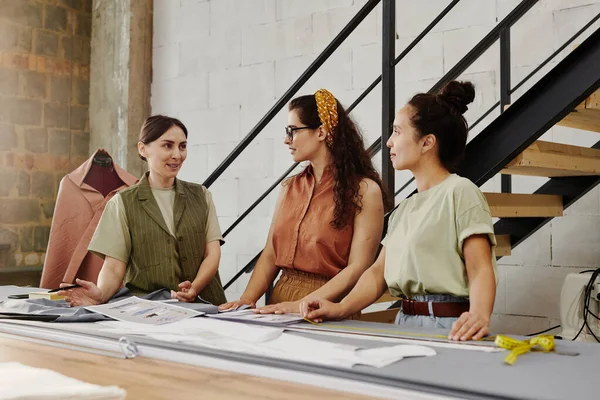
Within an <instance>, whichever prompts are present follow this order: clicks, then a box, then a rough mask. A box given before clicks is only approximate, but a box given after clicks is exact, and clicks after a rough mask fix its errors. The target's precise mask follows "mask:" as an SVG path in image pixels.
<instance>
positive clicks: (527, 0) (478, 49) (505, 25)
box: [224, 0, 538, 289]
mask: <svg viewBox="0 0 600 400" xmlns="http://www.w3.org/2000/svg"><path fill="white" fill-rule="evenodd" d="M537 1H538V0H523V1H522V2H521V3H519V5H517V6H516V7H515V8H514V9H513V10H512V11H511V12H510V13H509V14H508V15H507V16H506V17H505V18H504V19H503V20H502V21H501V22H500V23H499V24H498V25H497V26H495V27H494V29H492V30H491V31H490V32H489V33H488V34H487V35H486V36H485V37H484V38H483V39H482V40H481V41H480V42H479V43H478V44H477V45H475V47H474V48H473V49H472V50H471V51H469V53H467V55H465V57H463V59H461V60H460V61H459V62H458V63H457V64H456V65H455V66H454V67H453V68H452V69H451V70H450V71H448V72H447V73H446V74H445V75H444V76H443V77H442V78H441V79H440V80H439V81H438V82H437V83H436V84H435V85H434V86H433V87H432V88H431V89H430V90H429V93H436V92H438V91H439V89H441V88H442V87H443V86H444V85H445V84H446V83H448V82H449V81H451V80H453V79H456V78H457V77H458V76H459V75H460V74H462V73H464V71H466V70H467V68H469V67H470V66H471V65H472V64H473V63H474V62H475V61H476V60H477V59H478V58H479V57H481V56H482V55H483V54H484V53H485V52H486V51H487V50H488V49H489V48H490V47H491V46H492V45H493V44H494V43H495V42H496V40H498V39H499V38H500V35H501V33H502V32H504V31H505V30H507V29H510V27H512V25H514V24H515V23H516V22H517V21H518V20H519V19H520V18H521V17H522V16H523V15H525V14H526V13H527V12H528V11H529V10H530V9H531V8H532V7H533V6H534V5H535V4H536V3H537ZM456 3H457V2H452V3H451V4H449V5H448V7H446V8H445V9H444V10H443V11H442V13H440V15H438V17H436V18H435V19H434V20H433V21H432V23H431V24H429V25H428V26H427V28H426V29H425V30H426V31H427V32H429V31H430V30H431V29H433V27H434V26H435V24H437V23H438V22H439V21H440V20H441V19H442V18H443V16H445V15H446V14H447V13H448V12H449V11H450V10H451V9H452V7H454V6H455V5H456ZM425 35H426V33H425V34H420V35H419V36H418V37H417V38H415V40H414V41H413V42H412V43H411V44H410V45H409V47H407V49H405V50H404V51H403V52H402V54H400V56H398V57H397V58H396V59H395V60H394V66H395V65H396V64H397V63H398V62H400V61H401V60H402V59H403V58H404V57H405V56H406V55H407V54H408V53H409V51H410V50H411V49H412V48H414V47H415V46H416V45H417V44H418V41H419V40H421V39H422V38H423V37H424V36H425ZM381 79H382V76H381V75H380V76H379V77H378V78H376V79H375V81H374V82H373V83H372V84H371V85H369V87H367V89H366V90H365V93H363V94H361V96H359V98H358V99H357V101H355V102H354V103H353V104H352V105H351V106H350V107H349V108H348V110H349V111H351V110H352V109H354V108H355V107H356V105H357V104H358V103H359V102H360V101H361V100H362V99H364V98H365V97H366V95H368V93H369V92H370V91H372V90H373V88H375V87H376V85H377V84H378V83H379V82H381ZM384 129H385V128H384ZM381 143H382V139H381V138H378V139H377V140H376V141H375V142H374V143H373V144H371V146H369V151H370V153H371V156H373V155H374V154H376V153H378V152H379V151H380V150H381ZM296 166H297V164H294V165H292V166H291V167H290V168H289V169H288V170H287V171H286V173H285V174H284V175H282V176H281V177H280V178H278V180H277V181H276V182H275V183H274V184H273V185H271V187H270V188H269V189H268V190H267V192H265V193H264V194H263V195H262V196H261V197H260V198H259V199H258V200H257V202H255V203H254V204H252V205H251V206H250V207H249V208H248V210H246V211H245V212H244V213H243V214H242V215H241V216H240V218H238V219H237V220H236V221H235V222H234V223H233V224H232V226H230V228H229V229H227V231H226V232H225V233H227V234H228V233H230V232H231V231H232V229H233V228H235V226H237V225H238V224H239V223H240V222H241V221H242V219H243V218H244V217H246V216H247V215H248V214H249V213H250V211H252V209H254V208H255V207H256V206H257V205H258V204H259V203H260V202H261V201H262V200H263V199H264V198H265V197H266V196H268V195H269V193H270V192H271V191H272V190H273V189H274V188H275V187H277V185H278V184H279V183H280V182H281V181H283V179H285V178H286V177H287V175H288V174H289V173H290V172H291V171H292V170H293V169H294V168H295V167H296ZM408 184H410V182H408V183H407V184H405V185H404V186H403V188H402V189H401V190H403V189H404V188H405V187H406V186H408ZM386 221H387V216H386ZM260 254H261V253H260V252H259V253H258V254H257V255H256V256H255V257H254V258H253V259H252V260H251V261H250V262H249V263H248V264H247V265H246V266H245V267H244V268H242V269H241V270H240V271H238V273H237V274H236V275H235V276H234V277H233V278H232V279H231V280H230V281H229V282H227V284H226V285H225V286H224V288H225V289H227V288H228V287H229V286H231V284H233V283H234V282H235V281H236V280H237V279H238V278H239V277H240V276H241V275H242V274H243V273H246V272H250V271H251V270H252V269H253V268H254V265H255V264H256V261H257V260H258V258H259V257H260Z"/></svg>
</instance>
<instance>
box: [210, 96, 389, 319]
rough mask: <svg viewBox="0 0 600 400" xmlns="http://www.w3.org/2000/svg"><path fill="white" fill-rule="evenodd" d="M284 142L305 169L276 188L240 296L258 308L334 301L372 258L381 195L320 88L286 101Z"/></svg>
mask: <svg viewBox="0 0 600 400" xmlns="http://www.w3.org/2000/svg"><path fill="white" fill-rule="evenodd" d="M284 143H285V144H286V145H287V146H288V147H289V149H290V152H291V154H292V158H293V159H294V161H296V162H303V161H306V162H307V166H306V168H304V170H303V171H302V172H300V173H299V174H298V175H296V176H293V177H291V178H289V179H288V180H286V181H284V182H283V183H282V185H281V190H280V194H279V198H278V200H277V205H276V208H275V212H274V215H273V222H272V224H271V229H270V231H269V236H268V238H267V243H266V246H265V248H264V250H263V252H262V254H261V256H260V258H259V260H258V262H257V264H256V267H255V269H254V271H253V273H252V277H251V278H250V282H249V283H248V286H247V287H246V290H245V291H244V293H243V295H242V296H241V298H240V299H239V300H237V301H232V302H229V303H225V304H223V305H222V306H221V307H220V308H221V309H222V310H224V309H230V308H237V307H239V306H241V305H244V304H247V305H250V306H251V307H255V306H256V302H257V301H258V299H260V298H261V297H262V296H263V295H264V294H265V292H266V291H267V288H268V287H269V285H270V284H271V283H272V282H273V281H274V280H275V278H276V277H277V275H278V273H279V272H280V271H281V273H282V274H281V277H280V279H279V280H278V281H277V284H276V285H275V288H274V290H273V294H272V296H271V299H270V304H269V305H267V306H266V307H263V308H261V309H259V310H258V312H262V313H286V312H294V313H297V312H298V311H299V304H300V301H301V300H307V299H312V298H326V299H329V300H331V301H335V300H336V299H337V300H340V299H342V298H343V297H344V296H345V295H346V294H347V293H348V292H349V291H350V290H351V289H352V287H354V284H355V283H356V282H357V281H358V279H359V277H360V276H361V274H362V273H363V272H364V271H365V270H366V269H367V268H368V267H369V265H371V263H372V262H373V261H374V258H375V255H376V252H377V248H378V245H379V241H380V239H381V234H382V230H383V208H384V201H386V200H385V194H384V192H383V190H382V184H381V180H380V178H379V175H378V173H377V171H376V170H375V168H374V167H373V164H372V163H371V158H370V156H369V154H368V152H367V151H366V149H365V147H364V143H363V138H362V135H361V134H360V132H359V130H358V128H357V126H356V125H355V123H354V122H353V121H352V120H351V119H350V117H349V116H348V114H347V113H346V110H345V109H344V108H343V107H342V105H341V104H340V103H339V102H338V101H337V100H336V99H335V97H334V96H333V95H332V94H331V93H329V92H328V91H327V90H325V89H320V90H318V91H317V92H316V93H315V94H314V95H308V96H301V97H298V98H296V99H294V100H292V101H291V103H290V105H289V114H288V126H287V127H286V138H285V141H284Z"/></svg>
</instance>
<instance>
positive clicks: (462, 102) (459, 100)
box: [438, 81, 475, 114]
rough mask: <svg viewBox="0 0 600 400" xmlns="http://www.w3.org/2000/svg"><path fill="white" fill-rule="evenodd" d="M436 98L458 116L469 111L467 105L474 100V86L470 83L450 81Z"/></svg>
mask: <svg viewBox="0 0 600 400" xmlns="http://www.w3.org/2000/svg"><path fill="white" fill-rule="evenodd" d="M438 97H439V98H440V99H441V100H443V101H445V102H446V103H448V105H450V107H452V108H454V109H455V110H456V111H458V113H459V114H464V113H465V112H466V111H467V110H468V109H469V108H468V107H467V104H471V103H472V102H473V100H474V99H475V86H473V84H472V83H471V82H459V81H450V82H448V83H447V84H446V85H445V86H444V87H443V88H442V89H441V90H440V93H439V94H438Z"/></svg>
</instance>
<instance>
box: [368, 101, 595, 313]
mask: <svg viewBox="0 0 600 400" xmlns="http://www.w3.org/2000/svg"><path fill="white" fill-rule="evenodd" d="M557 125H561V126H568V127H572V128H577V129H583V130H589V131H594V132H600V89H599V90H597V91H596V92H594V93H593V94H592V95H591V96H589V97H588V98H587V99H586V100H585V101H584V102H582V103H581V104H579V105H578V106H577V107H575V109H574V110H573V111H572V112H570V113H569V114H568V115H567V116H566V117H565V118H564V119H563V120H561V121H560V122H559V123H558V124H557ZM502 174H508V175H524V176H539V177H548V178H557V177H580V176H599V175H600V150H599V149H595V148H586V147H578V146H570V145H565V144H559V143H553V142H545V141H541V140H538V141H536V142H534V143H533V144H532V145H531V146H529V147H528V148H527V149H525V150H524V151H523V152H522V153H521V154H519V155H518V156H517V157H516V158H515V159H514V160H512V161H511V162H509V163H508V164H507V165H506V167H505V168H504V169H503V170H502ZM484 195H485V197H486V199H487V201H488V204H489V206H490V211H491V213H492V217H494V218H554V217H560V216H562V215H563V198H562V196H560V195H553V194H516V193H484ZM496 240H497V242H498V245H497V247H496V256H497V257H503V256H509V255H510V251H511V247H512V243H511V237H510V235H496ZM397 300H399V299H398V298H395V297H392V296H391V295H390V294H389V293H386V294H385V295H384V296H382V297H381V298H380V299H379V300H378V301H377V303H380V302H393V301H397ZM397 313H398V309H397V308H390V309H387V310H383V311H376V312H371V313H365V314H363V315H362V316H361V320H363V321H372V322H388V323H393V322H394V319H395V316H396V314H397Z"/></svg>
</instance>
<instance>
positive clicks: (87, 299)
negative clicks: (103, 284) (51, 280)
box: [57, 279, 103, 307]
mask: <svg viewBox="0 0 600 400" xmlns="http://www.w3.org/2000/svg"><path fill="white" fill-rule="evenodd" d="M75 283H77V284H78V285H79V286H81V287H80V288H75V289H69V290H59V291H58V292H57V294H58V295H59V296H65V301H66V302H67V303H69V306H71V307H76V306H95V305H97V304H102V303H103V296H102V290H100V288H98V286H96V285H95V284H94V283H92V282H88V281H84V280H82V279H76V280H75ZM71 285H72V283H61V284H60V287H61V288H62V287H67V286H71Z"/></svg>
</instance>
